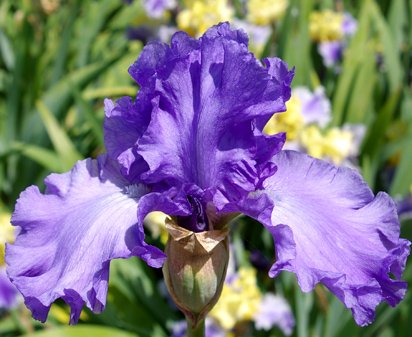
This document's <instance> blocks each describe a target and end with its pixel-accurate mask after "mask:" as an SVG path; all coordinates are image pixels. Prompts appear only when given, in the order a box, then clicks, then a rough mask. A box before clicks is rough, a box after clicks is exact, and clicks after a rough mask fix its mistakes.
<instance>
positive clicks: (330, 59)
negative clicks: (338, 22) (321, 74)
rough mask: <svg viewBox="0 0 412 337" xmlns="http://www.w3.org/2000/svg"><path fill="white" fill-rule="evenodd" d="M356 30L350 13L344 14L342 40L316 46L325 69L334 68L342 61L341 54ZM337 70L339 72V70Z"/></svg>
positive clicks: (354, 21) (354, 20)
mask: <svg viewBox="0 0 412 337" xmlns="http://www.w3.org/2000/svg"><path fill="white" fill-rule="evenodd" d="M357 29H358V22H357V20H356V19H355V18H354V17H353V16H352V15H351V14H350V13H344V14H343V20H342V33H343V34H342V35H343V39H342V40H335V41H323V42H321V43H319V45H318V52H319V54H320V56H322V60H323V64H324V65H325V66H326V67H328V68H331V67H334V66H336V65H337V64H338V63H339V62H340V61H341V60H342V57H343V52H344V50H345V48H346V46H347V44H348V42H347V40H348V38H349V37H351V36H352V35H354V34H355V33H356V30H357ZM337 70H338V71H339V68H338V69H337Z"/></svg>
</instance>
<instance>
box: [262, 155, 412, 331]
mask: <svg viewBox="0 0 412 337" xmlns="http://www.w3.org/2000/svg"><path fill="white" fill-rule="evenodd" d="M274 163H275V164H276V165H277V167H278V170H277V172H276V174H275V175H273V176H272V177H270V178H268V179H267V181H266V182H265V183H264V187H265V190H266V194H267V195H268V196H269V197H270V198H271V199H272V201H273V203H274V209H273V213H272V219H271V223H266V226H267V228H268V229H269V230H270V231H271V232H272V234H273V236H274V241H275V246H276V263H275V264H274V265H273V267H272V269H271V271H270V276H272V277H275V276H276V275H278V274H279V272H280V271H281V270H288V271H291V272H294V273H295V274H296V275H297V278H298V282H299V285H300V287H301V288H302V290H303V291H305V292H307V291H310V290H312V289H313V288H314V287H315V285H316V284H317V283H319V282H321V283H323V284H324V285H325V286H326V287H327V288H328V289H329V290H330V291H332V292H333V293H334V294H335V295H336V296H337V297H338V298H339V299H340V300H341V301H342V302H343V303H344V304H345V305H346V307H348V308H350V309H351V310H352V313H353V315H354V318H355V321H356V323H357V324H359V325H361V326H364V325H367V324H369V323H370V322H372V320H373V319H374V316H375V312H374V309H375V307H376V306H377V305H378V304H379V303H380V302H382V301H386V302H388V303H389V304H390V305H392V306H395V305H396V304H397V303H398V302H399V301H400V300H401V299H402V298H403V296H404V294H405V291H406V288H407V285H406V283H405V282H402V281H400V280H399V279H400V277H401V274H402V271H403V269H404V268H405V263H406V258H407V256H408V255H409V246H410V242H409V241H407V240H404V239H400V238H399V231H400V227H399V221H398V218H397V214H396V208H395V205H394V203H393V201H392V199H391V198H390V197H389V196H388V195H387V194H385V193H378V194H377V195H376V196H374V195H373V193H372V192H371V190H370V189H369V188H368V186H367V184H366V183H365V182H364V181H363V180H362V178H361V177H360V175H359V174H358V173H357V172H356V171H355V170H351V169H348V168H341V167H340V168H337V167H334V166H333V165H330V164H328V163H326V162H324V161H321V160H318V159H314V158H311V157H309V156H307V155H305V154H301V153H298V152H293V151H281V152H280V153H279V154H277V155H276V156H275V157H274ZM389 273H391V276H389Z"/></svg>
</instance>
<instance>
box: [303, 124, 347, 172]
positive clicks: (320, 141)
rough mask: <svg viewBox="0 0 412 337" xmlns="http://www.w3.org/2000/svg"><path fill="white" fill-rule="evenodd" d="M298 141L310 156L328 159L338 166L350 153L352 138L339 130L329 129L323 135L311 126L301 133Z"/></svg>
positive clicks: (345, 131) (315, 127)
mask: <svg viewBox="0 0 412 337" xmlns="http://www.w3.org/2000/svg"><path fill="white" fill-rule="evenodd" d="M300 141H301V143H302V145H303V146H304V147H305V148H306V151H307V153H308V154H309V155H310V156H312V157H315V158H320V159H324V158H328V159H330V160H332V161H333V163H334V164H336V165H340V164H342V162H343V161H344V160H345V159H346V158H347V157H348V156H349V155H350V154H351V152H352V148H353V142H354V136H353V134H352V133H351V132H350V131H348V130H342V129H339V128H331V129H329V130H328V131H327V132H326V134H325V135H323V134H322V133H321V131H320V130H319V128H318V127H317V126H315V125H311V126H309V127H307V128H305V129H304V130H303V131H302V133H301V135H300Z"/></svg>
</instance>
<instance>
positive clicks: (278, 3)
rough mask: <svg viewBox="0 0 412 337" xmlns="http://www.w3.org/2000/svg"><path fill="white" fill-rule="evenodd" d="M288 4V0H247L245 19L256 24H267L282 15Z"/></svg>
mask: <svg viewBox="0 0 412 337" xmlns="http://www.w3.org/2000/svg"><path fill="white" fill-rule="evenodd" d="M288 5H289V1H288V0H249V1H248V2H247V12H248V14H247V19H248V20H249V21H250V22H252V23H254V24H256V25H268V24H270V23H271V22H272V21H275V20H277V19H279V18H280V17H282V15H283V14H284V13H285V10H286V8H287V7H288Z"/></svg>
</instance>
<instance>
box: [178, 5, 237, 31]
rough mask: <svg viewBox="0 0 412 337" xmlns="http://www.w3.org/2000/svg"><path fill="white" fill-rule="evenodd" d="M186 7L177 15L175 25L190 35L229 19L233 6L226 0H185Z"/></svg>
mask: <svg viewBox="0 0 412 337" xmlns="http://www.w3.org/2000/svg"><path fill="white" fill-rule="evenodd" d="M184 3H185V5H186V9H184V10H182V11H181V12H180V13H179V14H178V15H177V26H178V27H179V29H181V30H184V31H186V32H187V33H188V34H190V35H192V36H198V35H201V34H203V33H204V32H205V31H206V30H207V29H208V28H209V27H210V26H213V25H215V24H217V23H219V22H222V21H231V20H232V18H233V8H232V7H230V6H229V4H228V1H227V0H210V1H207V0H196V1H185V2H184Z"/></svg>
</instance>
